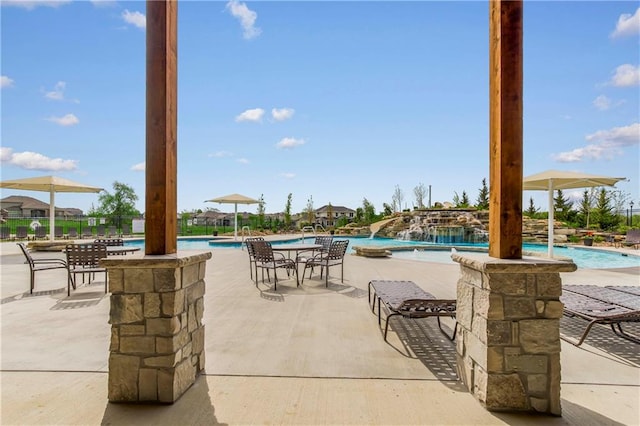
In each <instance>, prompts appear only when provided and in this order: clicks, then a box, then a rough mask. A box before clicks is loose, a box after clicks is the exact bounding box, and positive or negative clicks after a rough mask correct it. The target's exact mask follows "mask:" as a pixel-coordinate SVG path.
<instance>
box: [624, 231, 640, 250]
mask: <svg viewBox="0 0 640 426" xmlns="http://www.w3.org/2000/svg"><path fill="white" fill-rule="evenodd" d="M622 245H623V246H625V247H633V248H634V249H637V248H638V246H640V229H629V230H628V231H627V236H626V237H625V239H624V241H623V242H622Z"/></svg>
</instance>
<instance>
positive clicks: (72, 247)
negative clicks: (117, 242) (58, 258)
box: [65, 243, 108, 296]
mask: <svg viewBox="0 0 640 426" xmlns="http://www.w3.org/2000/svg"><path fill="white" fill-rule="evenodd" d="M65 252H66V254H67V296H70V295H71V287H73V289H74V290H75V289H76V288H77V283H76V275H78V274H82V283H83V284H84V282H85V275H89V283H91V279H92V278H94V277H95V274H96V273H97V272H104V292H105V293H107V289H108V285H107V279H108V276H107V275H108V274H107V269H106V268H103V267H101V266H100V259H105V258H106V257H107V246H106V245H104V244H95V243H81V244H67V246H66V247H65Z"/></svg>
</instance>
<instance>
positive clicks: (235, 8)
mask: <svg viewBox="0 0 640 426" xmlns="http://www.w3.org/2000/svg"><path fill="white" fill-rule="evenodd" d="M227 9H228V10H229V11H230V12H231V15H233V16H234V17H235V18H237V19H238V21H240V25H242V30H243V32H242V36H243V37H244V38H245V39H247V40H249V39H252V38H254V37H257V36H259V35H260V33H262V30H261V29H260V28H258V27H256V26H255V23H256V19H257V18H258V14H257V13H256V12H254V11H253V10H251V9H249V8H248V7H247V5H246V4H245V3H240V2H239V1H237V0H231V1H230V2H228V3H227Z"/></svg>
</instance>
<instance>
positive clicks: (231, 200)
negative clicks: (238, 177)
mask: <svg viewBox="0 0 640 426" xmlns="http://www.w3.org/2000/svg"><path fill="white" fill-rule="evenodd" d="M205 202H211V203H220V204H233V205H234V206H235V209H234V214H235V216H234V219H233V239H234V240H235V241H237V240H238V204H260V203H261V201H260V200H256V199H254V198H250V197H247V196H245V195H241V194H229V195H225V196H223V197H218V198H213V199H211V200H205Z"/></svg>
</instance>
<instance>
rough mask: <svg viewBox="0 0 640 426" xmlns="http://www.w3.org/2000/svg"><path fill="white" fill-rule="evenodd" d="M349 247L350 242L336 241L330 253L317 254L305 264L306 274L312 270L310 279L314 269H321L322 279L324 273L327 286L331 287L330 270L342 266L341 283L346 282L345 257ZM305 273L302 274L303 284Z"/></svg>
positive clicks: (332, 244) (330, 248)
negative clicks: (309, 269) (317, 267)
mask: <svg viewBox="0 0 640 426" xmlns="http://www.w3.org/2000/svg"><path fill="white" fill-rule="evenodd" d="M348 246H349V240H336V241H333V242H332V243H331V246H330V247H329V251H327V252H323V251H321V252H320V253H318V254H316V255H315V256H313V257H312V258H310V259H309V260H307V262H306V263H305V264H304V272H306V271H307V268H311V271H310V272H309V277H311V273H312V272H313V268H315V267H316V266H319V267H320V278H322V274H323V272H326V275H325V286H326V287H329V268H330V267H332V266H338V265H340V269H341V271H340V282H344V256H345V254H346V253H347V247H348ZM325 270H326V271H325ZM304 272H303V274H302V283H304Z"/></svg>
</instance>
